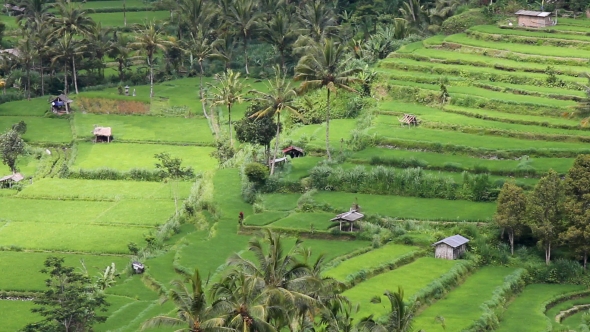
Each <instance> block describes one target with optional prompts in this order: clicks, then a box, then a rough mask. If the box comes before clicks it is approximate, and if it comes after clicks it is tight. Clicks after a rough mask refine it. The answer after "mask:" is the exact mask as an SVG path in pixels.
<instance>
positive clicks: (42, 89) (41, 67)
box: [39, 60, 45, 96]
mask: <svg viewBox="0 0 590 332" xmlns="http://www.w3.org/2000/svg"><path fill="white" fill-rule="evenodd" d="M39 67H40V69H41V96H45V75H43V60H39Z"/></svg>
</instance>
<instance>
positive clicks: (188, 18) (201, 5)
mask: <svg viewBox="0 0 590 332" xmlns="http://www.w3.org/2000/svg"><path fill="white" fill-rule="evenodd" d="M212 15H213V10H212V8H211V6H210V5H209V4H208V2H206V1H203V0H180V2H179V3H178V30H179V34H180V36H181V38H180V39H182V31H183V30H187V31H188V33H189V34H191V35H193V36H196V35H197V34H198V33H199V32H200V31H201V30H202V27H207V26H209V23H210V22H211V19H212Z"/></svg>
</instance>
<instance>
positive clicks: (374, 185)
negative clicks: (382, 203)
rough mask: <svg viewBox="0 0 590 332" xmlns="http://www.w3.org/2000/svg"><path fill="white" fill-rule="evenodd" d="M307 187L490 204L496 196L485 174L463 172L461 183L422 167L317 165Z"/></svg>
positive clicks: (311, 173) (312, 171)
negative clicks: (424, 169)
mask: <svg viewBox="0 0 590 332" xmlns="http://www.w3.org/2000/svg"><path fill="white" fill-rule="evenodd" d="M310 185H311V186H312V187H313V188H315V189H318V190H326V191H345V192H352V193H363V194H374V195H400V196H415V197H422V198H442V199H450V200H454V199H467V200H472V201H489V200H493V199H494V198H495V196H496V194H495V193H494V190H493V188H492V184H491V182H490V180H489V178H488V176H487V174H475V175H472V174H469V173H467V172H464V174H463V184H462V185H459V184H457V183H456V182H455V180H454V179H453V178H452V177H450V176H446V175H442V174H431V173H425V172H424V171H423V170H422V168H419V167H418V168H406V169H395V168H390V167H384V166H377V167H374V168H370V169H366V168H365V167H363V166H357V167H355V168H353V169H348V170H345V169H343V168H342V167H337V168H333V167H330V166H325V165H320V166H316V167H314V168H312V169H311V170H310Z"/></svg>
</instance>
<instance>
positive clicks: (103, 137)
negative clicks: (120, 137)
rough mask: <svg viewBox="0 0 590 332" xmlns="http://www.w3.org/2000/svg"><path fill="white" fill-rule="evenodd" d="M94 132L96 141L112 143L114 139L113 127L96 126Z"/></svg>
mask: <svg viewBox="0 0 590 332" xmlns="http://www.w3.org/2000/svg"><path fill="white" fill-rule="evenodd" d="M92 134H93V135H94V143H99V142H106V143H110V142H111V141H112V140H113V132H112V130H111V127H98V126H94V130H93V131H92Z"/></svg>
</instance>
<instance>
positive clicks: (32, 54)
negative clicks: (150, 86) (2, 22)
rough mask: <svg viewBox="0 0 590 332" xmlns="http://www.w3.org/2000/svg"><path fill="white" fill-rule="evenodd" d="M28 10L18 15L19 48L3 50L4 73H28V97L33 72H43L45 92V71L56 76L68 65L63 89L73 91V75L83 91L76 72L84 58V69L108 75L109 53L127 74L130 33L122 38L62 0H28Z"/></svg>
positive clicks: (76, 90)
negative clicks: (52, 0)
mask: <svg viewBox="0 0 590 332" xmlns="http://www.w3.org/2000/svg"><path fill="white" fill-rule="evenodd" d="M20 6H21V7H22V8H23V9H24V10H23V12H22V13H20V14H19V15H18V16H17V17H16V20H17V23H18V25H19V27H20V33H21V37H20V38H19V42H18V44H17V45H16V47H15V51H14V52H10V53H9V52H4V53H2V65H3V69H4V71H5V73H9V72H10V71H11V70H12V69H15V68H20V69H22V70H23V71H24V72H25V73H26V78H27V83H26V86H25V90H26V94H27V97H28V98H30V97H31V90H32V86H31V71H32V70H35V71H37V72H38V73H39V74H40V77H41V84H40V88H41V94H42V95H44V94H45V82H44V79H45V75H46V74H49V75H51V76H55V75H56V74H57V73H58V72H60V71H61V70H63V75H64V88H63V92H64V93H68V92H69V86H70V84H69V80H68V78H69V75H71V81H72V84H73V86H74V91H75V92H76V93H78V91H79V89H78V77H77V72H78V70H79V69H80V64H81V62H84V65H85V66H84V69H86V70H96V71H97V74H98V75H99V76H101V77H102V78H104V68H105V64H104V58H105V56H106V55H109V56H110V57H112V58H113V59H115V60H116V61H117V62H118V63H119V71H120V75H121V78H122V73H123V70H124V68H125V67H126V66H128V65H129V60H131V59H133V56H132V55H133V53H132V49H131V48H130V47H131V46H133V44H130V43H129V40H128V39H126V38H117V35H116V33H113V34H111V32H112V31H111V30H110V29H105V28H103V27H102V26H101V24H100V23H96V22H94V21H93V20H92V19H91V18H90V17H89V16H88V13H87V12H86V11H84V10H82V9H81V7H80V6H79V5H76V4H73V3H70V2H66V1H61V0H60V1H58V2H55V3H51V4H49V3H47V2H46V0H23V2H22V3H21V4H20Z"/></svg>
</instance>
